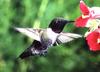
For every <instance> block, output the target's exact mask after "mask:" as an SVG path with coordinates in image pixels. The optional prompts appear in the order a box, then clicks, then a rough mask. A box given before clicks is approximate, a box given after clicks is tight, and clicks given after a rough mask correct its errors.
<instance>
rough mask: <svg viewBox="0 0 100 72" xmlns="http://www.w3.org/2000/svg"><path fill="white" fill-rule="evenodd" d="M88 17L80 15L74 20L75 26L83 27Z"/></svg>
mask: <svg viewBox="0 0 100 72" xmlns="http://www.w3.org/2000/svg"><path fill="white" fill-rule="evenodd" d="M88 19H89V17H88V18H82V16H80V17H79V18H77V19H76V21H75V25H76V27H85V26H86V23H87V21H88Z"/></svg>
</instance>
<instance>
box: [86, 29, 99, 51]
mask: <svg viewBox="0 0 100 72" xmlns="http://www.w3.org/2000/svg"><path fill="white" fill-rule="evenodd" d="M86 40H87V43H88V45H89V48H90V50H91V51H98V50H100V28H99V29H96V30H95V31H93V32H91V33H90V34H89V35H88V36H87V37H86Z"/></svg>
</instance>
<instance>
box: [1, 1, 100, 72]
mask: <svg viewBox="0 0 100 72" xmlns="http://www.w3.org/2000/svg"><path fill="white" fill-rule="evenodd" d="M84 1H85V3H86V4H87V5H88V6H90V7H91V6H100V0H84ZM80 15H81V13H80V10H79V0H0V72H100V54H99V52H91V51H90V50H89V48H88V46H87V44H86V41H85V39H84V38H81V39H77V40H75V41H72V42H69V43H65V44H61V45H60V46H56V47H52V48H50V49H49V50H48V54H47V55H46V56H45V57H43V56H34V57H29V58H27V59H24V60H20V59H17V57H18V56H19V55H20V54H21V53H22V52H23V51H24V50H25V49H26V48H27V47H28V46H29V45H30V44H31V42H32V40H31V39H30V38H28V37H26V36H24V35H22V34H21V33H18V32H16V31H15V30H14V29H13V27H15V26H16V27H33V28H39V27H41V28H46V27H47V26H48V24H49V23H50V21H51V20H52V19H53V18H55V17H63V18H66V19H68V20H75V19H76V18H77V17H78V16H80ZM86 30H87V29H85V28H76V27H75V26H74V25H73V24H69V25H66V27H65V28H64V31H65V32H74V33H78V34H82V35H84V33H85V31H86Z"/></svg>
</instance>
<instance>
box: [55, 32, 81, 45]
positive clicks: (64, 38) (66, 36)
mask: <svg viewBox="0 0 100 72" xmlns="http://www.w3.org/2000/svg"><path fill="white" fill-rule="evenodd" d="M80 37H82V35H79V34H75V33H61V34H60V35H59V36H58V38H57V40H56V43H57V44H61V43H67V42H70V41H72V40H74V39H76V38H80Z"/></svg>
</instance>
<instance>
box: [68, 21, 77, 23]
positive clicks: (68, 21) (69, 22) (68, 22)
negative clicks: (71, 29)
mask: <svg viewBox="0 0 100 72" xmlns="http://www.w3.org/2000/svg"><path fill="white" fill-rule="evenodd" d="M73 22H75V21H67V23H73Z"/></svg>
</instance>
